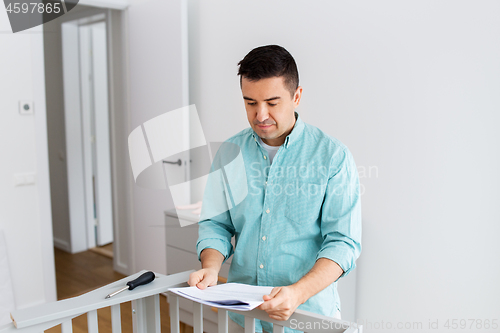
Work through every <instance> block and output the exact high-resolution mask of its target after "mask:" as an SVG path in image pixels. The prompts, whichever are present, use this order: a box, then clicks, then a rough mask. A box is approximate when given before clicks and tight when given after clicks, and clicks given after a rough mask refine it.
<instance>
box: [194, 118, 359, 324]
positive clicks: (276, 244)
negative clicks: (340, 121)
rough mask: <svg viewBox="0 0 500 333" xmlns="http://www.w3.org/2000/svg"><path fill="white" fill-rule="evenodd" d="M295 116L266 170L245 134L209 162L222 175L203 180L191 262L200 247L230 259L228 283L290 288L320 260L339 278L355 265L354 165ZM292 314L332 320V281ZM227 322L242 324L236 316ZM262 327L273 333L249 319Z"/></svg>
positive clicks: (336, 304) (250, 134)
mask: <svg viewBox="0 0 500 333" xmlns="http://www.w3.org/2000/svg"><path fill="white" fill-rule="evenodd" d="M295 117H296V122H295V125H294V128H293V130H292V131H291V133H290V134H289V135H288V136H287V137H286V139H285V142H284V143H283V145H281V146H280V148H279V150H278V152H277V153H276V156H275V157H274V160H273V163H272V164H270V163H269V156H268V155H267V151H266V150H265V149H264V148H263V147H262V146H261V145H260V143H259V140H258V137H257V134H256V133H255V131H253V129H252V128H247V129H245V130H243V131H241V132H239V133H238V134H236V135H234V136H232V137H231V138H229V139H228V140H227V141H226V143H225V144H228V145H230V147H233V148H228V149H223V147H224V146H223V147H221V148H220V149H219V151H218V152H217V155H216V157H215V159H214V162H213V163H212V169H211V172H212V173H213V172H214V171H217V170H219V171H221V170H222V169H225V170H224V172H219V173H213V174H212V173H211V175H213V177H211V179H210V177H209V180H208V181H207V185H206V188H205V193H204V198H203V207H202V212H201V216H200V222H199V237H198V242H197V244H196V248H197V252H198V258H199V256H200V253H201V251H203V250H204V249H206V248H212V249H216V250H217V251H219V252H220V253H222V255H224V257H225V259H227V258H229V257H230V256H231V255H233V258H232V262H231V266H230V269H229V276H228V282H239V283H247V284H251V285H258V286H273V287H277V286H287V285H291V284H293V283H295V282H297V281H298V280H300V279H301V278H302V277H303V276H304V275H305V274H306V273H307V272H309V271H310V270H311V268H312V267H313V266H314V264H315V262H316V260H317V259H319V258H328V259H331V260H333V261H335V262H336V263H337V264H339V266H340V267H341V268H342V270H343V271H344V273H343V274H342V276H344V275H346V274H348V273H349V272H350V271H351V270H352V269H354V267H355V266H356V265H355V261H356V259H357V258H358V256H359V254H360V252H361V203H360V192H359V178H358V173H357V169H356V165H355V163H354V159H353V157H352V155H351V153H350V152H349V150H348V149H347V147H346V146H345V145H344V144H342V143H341V142H340V141H339V140H337V139H335V138H333V137H331V136H329V135H327V134H326V133H324V132H323V131H321V130H320V129H318V128H317V127H314V126H312V125H309V124H306V123H304V122H303V121H302V120H301V119H300V117H299V115H298V113H297V112H295ZM234 147H236V149H235V148H234ZM235 156H238V157H235ZM231 161H233V162H234V163H232V164H231ZM235 161H236V162H235ZM215 175H216V176H215ZM217 205H218V206H219V207H218V209H215V210H214V209H213V207H215V206H217ZM221 205H222V206H224V205H225V206H224V208H222V209H221ZM233 236H234V237H235V247H234V249H233V246H232V244H231V237H233ZM299 309H303V310H306V311H311V312H315V313H319V314H323V315H326V316H333V315H334V314H335V313H336V311H337V310H340V299H339V295H338V293H337V282H334V283H332V284H330V285H329V286H328V287H326V288H325V289H323V290H322V291H321V292H319V293H318V294H316V295H315V296H313V297H311V298H310V299H309V300H308V301H307V302H305V303H304V304H302V305H300V306H299ZM230 317H231V319H233V320H234V321H235V322H237V323H239V324H240V325H241V326H244V318H243V316H242V315H239V314H236V313H230ZM262 328H263V329H264V330H266V331H268V332H272V324H270V323H268V322H264V321H258V320H256V331H260V330H262ZM286 331H287V332H294V330H291V329H287V330H286ZM295 332H296V331H295Z"/></svg>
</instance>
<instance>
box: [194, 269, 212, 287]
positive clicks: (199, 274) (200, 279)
mask: <svg viewBox="0 0 500 333" xmlns="http://www.w3.org/2000/svg"><path fill="white" fill-rule="evenodd" d="M217 280H218V272H217V270H215V269H211V268H204V269H200V270H199V271H196V272H193V273H191V274H190V275H189V280H188V284H189V285H190V286H191V287H194V286H196V287H198V288H199V289H205V288H206V287H211V286H216V285H217Z"/></svg>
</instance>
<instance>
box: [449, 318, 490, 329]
mask: <svg viewBox="0 0 500 333" xmlns="http://www.w3.org/2000/svg"><path fill="white" fill-rule="evenodd" d="M444 327H445V328H448V329H453V330H456V329H466V328H468V329H474V328H475V329H478V330H479V329H491V328H492V329H497V328H498V322H497V319H491V320H490V319H460V320H459V319H451V320H450V319H448V320H446V322H445V323H444Z"/></svg>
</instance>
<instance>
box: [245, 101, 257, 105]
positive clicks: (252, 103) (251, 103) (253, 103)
mask: <svg viewBox="0 0 500 333" xmlns="http://www.w3.org/2000/svg"><path fill="white" fill-rule="evenodd" d="M247 104H248V105H255V104H257V103H255V102H249V103H247Z"/></svg>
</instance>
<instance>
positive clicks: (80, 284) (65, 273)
mask: <svg viewBox="0 0 500 333" xmlns="http://www.w3.org/2000/svg"><path fill="white" fill-rule="evenodd" d="M54 255H55V264H56V282H57V296H58V299H59V300H61V299H66V298H70V297H74V296H78V295H81V294H84V293H86V292H88V291H90V290H94V289H96V288H99V287H102V286H104V285H106V284H108V283H111V282H114V281H116V280H119V279H122V278H124V277H125V276H124V275H122V274H120V273H117V272H115V271H114V270H113V260H112V259H110V258H108V257H105V256H103V255H100V254H98V253H95V252H92V251H86V252H81V253H77V254H69V253H66V252H64V251H61V250H58V249H54ZM160 312H161V331H162V333H163V332H165V333H167V332H170V318H169V316H168V313H169V312H168V304H167V301H166V298H165V297H164V296H162V295H160ZM97 314H98V317H99V333H111V309H110V308H104V309H100V310H98V311H97ZM121 317H122V332H125V333H132V309H131V304H130V302H127V303H123V304H122V305H121ZM45 332H50V333H59V332H61V327H60V326H57V327H54V328H51V329H50V330H47V331H45ZM73 332H74V333H84V332H85V333H86V332H87V315H86V314H83V315H81V316H79V317H77V318H75V319H73ZM192 332H193V328H192V327H191V326H188V325H185V324H182V323H181V333H192Z"/></svg>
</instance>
